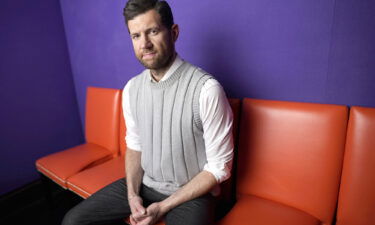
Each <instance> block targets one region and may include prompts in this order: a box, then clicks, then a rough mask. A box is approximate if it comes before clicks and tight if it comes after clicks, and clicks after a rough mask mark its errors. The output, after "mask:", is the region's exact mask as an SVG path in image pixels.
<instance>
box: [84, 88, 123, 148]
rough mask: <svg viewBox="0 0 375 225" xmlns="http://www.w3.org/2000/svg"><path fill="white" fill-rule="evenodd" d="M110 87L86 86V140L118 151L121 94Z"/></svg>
mask: <svg viewBox="0 0 375 225" xmlns="http://www.w3.org/2000/svg"><path fill="white" fill-rule="evenodd" d="M120 92H121V91H120V90H117V89H111V88H97V87H88V88H87V96H86V127H85V130H86V142H87V143H94V144H97V145H100V146H102V147H105V148H107V149H108V150H110V151H111V152H113V154H118V151H119V139H118V138H119V124H120V122H119V121H120V107H121V101H120V100H121V99H120V98H121V94H120Z"/></svg>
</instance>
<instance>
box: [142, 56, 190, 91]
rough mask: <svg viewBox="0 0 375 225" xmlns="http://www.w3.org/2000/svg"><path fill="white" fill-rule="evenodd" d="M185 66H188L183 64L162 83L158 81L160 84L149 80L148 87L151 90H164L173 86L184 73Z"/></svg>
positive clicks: (185, 63)
mask: <svg viewBox="0 0 375 225" xmlns="http://www.w3.org/2000/svg"><path fill="white" fill-rule="evenodd" d="M187 66H188V63H187V62H183V63H182V64H181V65H180V66H179V67H178V68H177V69H176V71H175V72H174V73H173V74H172V75H171V76H170V77H169V78H168V79H166V80H164V81H160V82H152V81H151V80H149V81H148V84H149V85H150V87H151V88H156V89H165V88H167V87H169V86H171V85H173V84H174V82H176V81H177V80H178V79H180V76H181V74H182V71H184V70H185V69H186V67H187Z"/></svg>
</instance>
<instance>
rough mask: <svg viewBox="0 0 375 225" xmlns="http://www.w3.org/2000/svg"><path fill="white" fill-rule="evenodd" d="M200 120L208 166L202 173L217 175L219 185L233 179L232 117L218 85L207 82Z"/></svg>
mask: <svg viewBox="0 0 375 225" xmlns="http://www.w3.org/2000/svg"><path fill="white" fill-rule="evenodd" d="M199 107H200V112H199V113H200V117H201V120H202V125H203V132H204V134H203V138H204V141H205V147H206V156H207V163H206V164H205V166H204V168H203V170H205V171H208V172H210V173H212V174H213V175H214V177H215V178H216V180H217V182H218V183H221V182H223V181H225V180H226V179H228V178H229V177H230V175H231V174H230V173H231V168H232V160H233V137H232V125H233V114H232V109H231V107H230V104H229V102H228V99H227V97H226V95H225V92H224V90H223V88H222V87H221V85H220V84H219V82H217V81H216V80H214V79H210V80H208V81H207V82H206V83H205V84H204V86H203V87H202V91H201V94H200V96H199Z"/></svg>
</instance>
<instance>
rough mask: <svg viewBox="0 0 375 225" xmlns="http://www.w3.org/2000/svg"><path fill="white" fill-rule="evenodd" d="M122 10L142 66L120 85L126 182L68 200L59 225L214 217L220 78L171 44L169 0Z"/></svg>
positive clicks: (225, 138)
mask: <svg viewBox="0 0 375 225" xmlns="http://www.w3.org/2000/svg"><path fill="white" fill-rule="evenodd" d="M124 16H125V20H126V24H127V27H128V31H129V34H130V37H131V40H132V43H133V47H134V52H135V55H136V57H137V59H138V60H139V61H140V62H141V63H142V64H143V65H144V66H145V67H146V70H144V71H143V72H142V73H141V74H139V75H138V76H136V77H134V78H132V79H131V80H130V81H129V82H128V83H127V84H126V86H125V88H124V91H123V109H124V116H125V121H126V127H127V134H126V142H127V147H128V149H127V152H126V160H125V161H126V162H125V165H126V182H125V179H121V180H118V181H116V182H114V183H112V184H110V185H108V186H107V187H105V188H103V189H102V190H100V191H98V192H97V193H95V194H94V195H92V196H91V197H90V198H88V199H86V200H85V201H83V202H82V203H80V204H79V205H78V206H76V207H75V208H73V209H72V210H71V211H70V212H69V213H68V214H67V215H66V216H65V218H64V221H63V224H64V225H68V224H69V225H71V224H80V225H82V224H105V223H109V222H111V221H114V220H118V219H122V218H125V217H127V216H130V222H131V224H136V225H146V224H154V223H156V222H157V221H158V220H160V219H161V218H162V217H164V218H165V221H166V223H167V224H173V225H176V224H191V225H197V224H212V223H213V218H214V216H213V214H214V212H213V211H214V208H215V207H214V206H215V196H216V195H217V194H218V191H219V190H218V184H219V183H220V182H222V181H224V180H225V179H227V178H228V177H229V176H230V169H231V163H232V158H233V141H232V136H231V127H232V112H231V109H230V106H229V104H228V101H227V98H226V96H225V93H224V91H223V89H222V87H221V86H220V84H219V83H218V82H217V81H216V80H215V79H213V78H212V77H211V76H209V75H208V74H207V73H206V72H204V71H203V70H201V69H200V68H197V67H195V66H193V65H191V64H189V63H187V62H185V61H183V60H182V59H181V58H180V57H179V56H178V55H177V53H176V51H175V42H176V40H177V38H178V34H179V28H178V25H177V24H174V22H173V16H172V12H171V9H170V7H169V5H168V4H167V3H166V2H165V1H158V0H129V1H128V2H127V4H126V7H125V9H124Z"/></svg>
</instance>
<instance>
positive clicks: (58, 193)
mask: <svg viewBox="0 0 375 225" xmlns="http://www.w3.org/2000/svg"><path fill="white" fill-rule="evenodd" d="M48 185H49V190H50V191H51V192H50V195H49V196H50V197H49V200H47V196H48V195H46V193H45V192H46V190H45V189H44V187H42V186H41V182H40V181H36V182H34V184H31V186H32V187H26V188H23V189H22V190H17V191H16V192H15V193H10V194H8V195H7V196H5V197H4V196H3V197H2V201H1V203H2V204H1V208H2V209H1V212H2V213H4V212H5V213H4V214H2V215H1V217H0V224H1V225H3V224H4V225H7V224H9V225H26V224H27V225H60V224H61V221H62V219H63V217H64V215H65V213H66V212H67V211H69V209H70V208H72V207H74V206H75V205H76V204H78V203H79V202H80V201H82V198H80V197H79V196H77V195H75V194H73V193H72V192H70V191H67V190H64V189H62V188H61V187H59V186H57V185H56V184H52V183H50V184H48ZM4 199H5V200H4Z"/></svg>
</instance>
